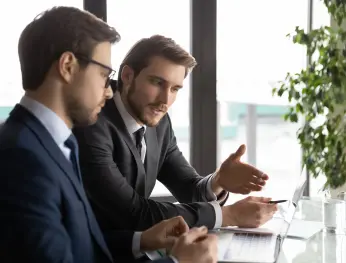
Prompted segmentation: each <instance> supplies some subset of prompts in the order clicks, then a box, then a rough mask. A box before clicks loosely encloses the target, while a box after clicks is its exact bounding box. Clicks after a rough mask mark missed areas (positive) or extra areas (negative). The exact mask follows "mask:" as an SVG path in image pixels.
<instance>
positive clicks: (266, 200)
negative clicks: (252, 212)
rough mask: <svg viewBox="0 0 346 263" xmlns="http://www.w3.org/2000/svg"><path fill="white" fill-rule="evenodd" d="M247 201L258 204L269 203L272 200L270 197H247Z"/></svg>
mask: <svg viewBox="0 0 346 263" xmlns="http://www.w3.org/2000/svg"><path fill="white" fill-rule="evenodd" d="M248 200H249V201H252V202H258V203H269V201H271V200H272V199H271V198H270V197H261V196H249V197H248Z"/></svg>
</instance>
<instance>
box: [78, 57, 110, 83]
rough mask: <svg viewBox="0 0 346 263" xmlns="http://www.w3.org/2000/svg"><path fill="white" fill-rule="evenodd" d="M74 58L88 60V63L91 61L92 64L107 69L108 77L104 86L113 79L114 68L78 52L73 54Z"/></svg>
mask: <svg viewBox="0 0 346 263" xmlns="http://www.w3.org/2000/svg"><path fill="white" fill-rule="evenodd" d="M75 56H76V58H77V59H80V60H84V61H85V62H88V63H92V64H94V65H98V66H100V67H102V68H104V69H107V70H109V72H110V73H109V75H108V78H107V80H106V84H105V88H106V89H108V87H109V85H110V83H111V81H112V80H113V78H114V76H115V73H116V71H115V70H114V69H112V68H111V67H108V66H107V65H105V64H102V63H100V62H98V61H96V60H93V59H90V58H87V57H86V56H83V55H79V54H75Z"/></svg>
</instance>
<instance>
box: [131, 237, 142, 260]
mask: <svg viewBox="0 0 346 263" xmlns="http://www.w3.org/2000/svg"><path fill="white" fill-rule="evenodd" d="M141 236H142V232H135V233H134V235H133V238H132V254H133V256H134V258H135V259H137V258H140V257H142V256H144V254H143V253H142V252H141Z"/></svg>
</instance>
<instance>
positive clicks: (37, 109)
mask: <svg viewBox="0 0 346 263" xmlns="http://www.w3.org/2000/svg"><path fill="white" fill-rule="evenodd" d="M20 105H22V106H23V107H24V108H26V109H27V110H28V111H30V112H31V113H32V114H33V115H34V116H35V117H36V118H37V119H38V120H39V121H40V122H41V123H42V124H43V126H44V127H45V128H46V129H47V130H48V132H49V133H50V135H51V136H52V137H53V139H54V141H55V142H56V144H57V145H61V144H63V143H65V141H66V140H67V138H68V137H69V136H70V135H71V130H70V129H69V127H68V126H67V125H66V123H65V122H64V121H63V120H62V119H61V118H60V117H59V116H58V115H57V114H56V113H55V112H53V111H52V110H51V109H49V108H47V107H46V106H44V105H43V104H42V103H40V102H38V101H36V100H34V99H31V98H29V97H28V96H24V97H22V99H21V101H20Z"/></svg>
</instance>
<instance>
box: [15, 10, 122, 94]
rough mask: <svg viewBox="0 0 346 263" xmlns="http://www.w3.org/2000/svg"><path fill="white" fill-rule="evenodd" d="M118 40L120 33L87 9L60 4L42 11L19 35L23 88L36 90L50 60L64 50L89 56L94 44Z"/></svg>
mask: <svg viewBox="0 0 346 263" xmlns="http://www.w3.org/2000/svg"><path fill="white" fill-rule="evenodd" d="M119 40H120V35H119V33H118V32H117V31H116V30H115V29H114V28H113V27H110V26H109V25H107V24H106V23H105V22H103V21H102V20H101V19H99V18H97V17H96V16H94V15H93V14H91V13H89V12H87V11H82V10H80V9H78V8H74V7H66V6H59V7H53V8H52V9H50V10H47V11H45V12H43V13H41V14H40V15H39V16H37V17H36V18H35V19H34V20H33V21H32V22H31V23H30V24H28V25H27V26H26V27H25V29H24V30H23V32H22V34H21V36H20V38H19V43H18V55H19V61H20V66H21V71H22V82H23V88H24V90H36V89H37V88H38V87H39V86H40V85H42V83H43V81H44V79H45V77H46V74H47V73H48V71H49V69H50V67H51V66H52V64H53V62H55V61H56V60H58V59H59V58H60V56H61V55H62V54H63V53H64V52H66V51H70V52H73V53H75V54H79V55H83V56H85V57H87V58H90V57H91V56H92V54H93V51H94V48H95V46H96V45H97V44H99V43H102V42H107V41H108V42H110V43H111V44H113V43H115V42H118V41H119ZM84 66H85V65H84Z"/></svg>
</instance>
